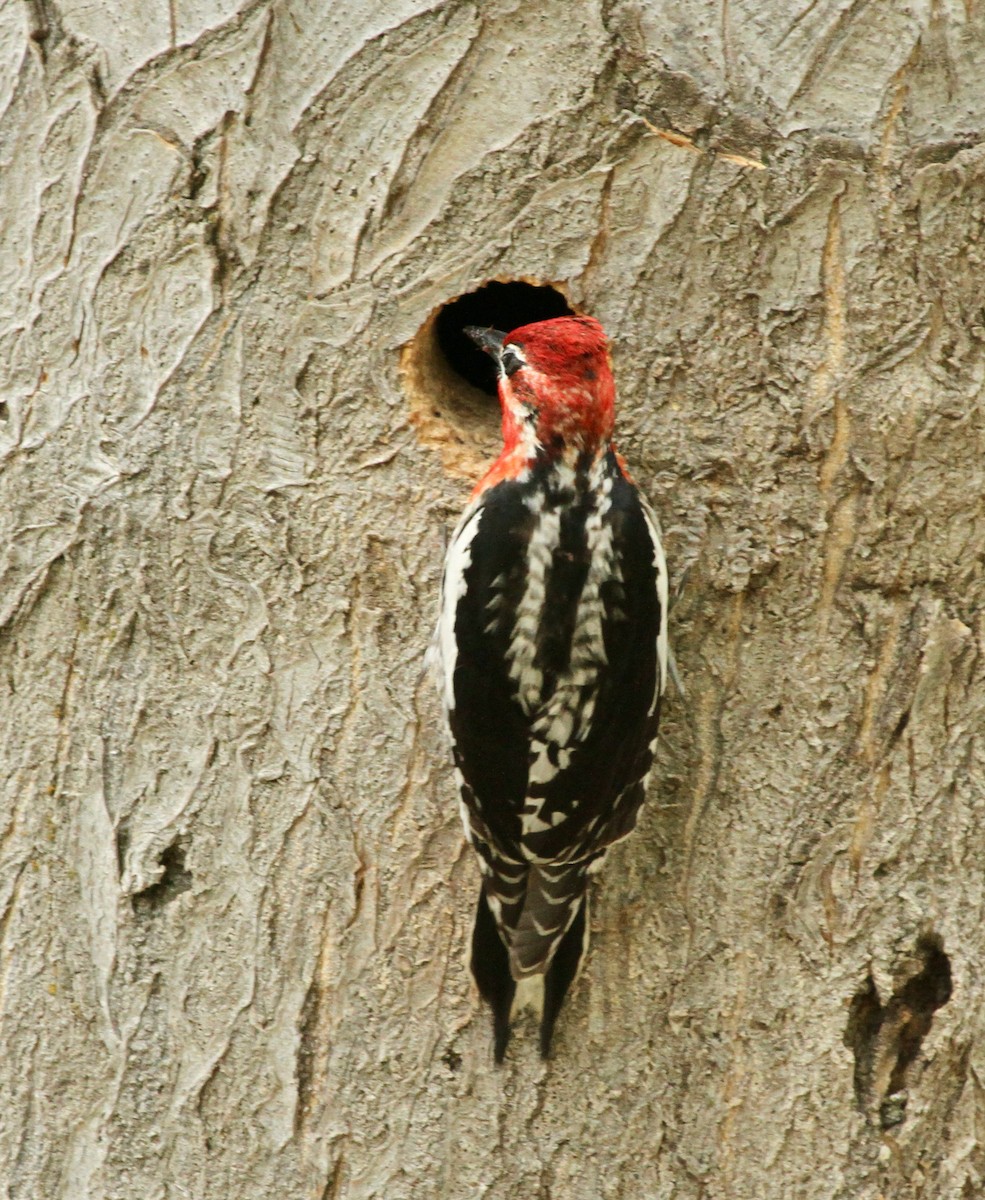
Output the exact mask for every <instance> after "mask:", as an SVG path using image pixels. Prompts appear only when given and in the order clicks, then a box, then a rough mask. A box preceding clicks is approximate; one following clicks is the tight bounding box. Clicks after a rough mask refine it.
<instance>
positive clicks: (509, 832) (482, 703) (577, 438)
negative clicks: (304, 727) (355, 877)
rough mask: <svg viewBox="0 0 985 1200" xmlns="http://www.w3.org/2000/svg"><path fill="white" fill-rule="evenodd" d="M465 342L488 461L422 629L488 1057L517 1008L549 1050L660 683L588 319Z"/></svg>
mask: <svg viewBox="0 0 985 1200" xmlns="http://www.w3.org/2000/svg"><path fill="white" fill-rule="evenodd" d="M465 332H466V333H467V334H468V335H469V336H470V337H471V338H472V339H473V340H474V341H475V342H476V343H477V344H478V345H479V346H480V347H482V349H483V350H485V351H487V352H488V353H489V354H490V355H491V356H492V358H493V360H494V361H495V363H496V367H497V373H498V391H499V402H500V407H501V409H502V430H503V449H502V453H501V454H500V455H499V457H498V458H497V459H496V461H495V462H494V463H493V464H492V466H491V467H490V468H489V470H488V471H487V472H486V474H485V475H484V476H483V478H482V479H481V480H480V482H479V483H478V485H477V486H476V488H475V491H474V492H473V494H472V497H471V500H470V502H469V504H468V507H467V508H466V509H465V512H464V513H463V514H462V517H461V519H460V520H459V522H458V525H457V527H456V529H455V532H454V534H453V536H452V539H451V542H450V544H449V547H448V553H447V557H446V560H445V567H444V575H443V579H442V591H441V606H440V616H439V620H438V628H437V632H436V636H435V651H436V659H437V664H438V667H439V672H438V673H439V683H440V688H441V693H442V701H443V706H444V710H445V716H446V719H447V723H448V727H449V730H450V733H451V741H452V747H453V755H454V764H455V776H456V781H457V783H458V788H459V793H460V798H461V812H462V821H463V824H464V826H465V834H466V837H467V838H468V840H469V841H470V842H471V844H472V846H473V848H474V849H475V851H476V853H477V855H478V859H479V866H480V868H481V873H482V887H481V891H480V894H479V902H478V907H477V909H476V914H475V925H474V928H473V934H472V949H471V963H470V965H471V969H472V974H473V976H474V978H475V981H476V984H477V986H478V989H479V992H480V994H481V996H482V997H483V999H484V1000H485V1001H486V1002H487V1003H488V1004H489V1005H490V1007H491V1009H492V1014H493V1041H494V1055H495V1059H496V1061H497V1062H502V1060H503V1056H504V1054H505V1052H506V1047H507V1043H508V1041H509V1036H510V1023H511V1021H512V1019H513V1018H514V1016H515V1015H516V1013H517V1012H518V1011H519V1010H520V1008H521V1007H533V1008H534V1009H535V1011H539V1014H540V1051H541V1054H542V1055H543V1056H544V1057H545V1058H546V1057H548V1055H549V1053H550V1047H551V1038H552V1036H553V1032H554V1025H555V1022H556V1020H557V1016H558V1013H559V1011H560V1009H561V1005H562V1003H563V1001H564V997H565V994H566V993H567V991H568V988H569V987H570V985H571V983H572V981H573V980H574V978H575V976H576V974H577V972H578V968H579V965H580V963H581V960H582V957H583V955H584V952H585V949H586V947H587V942H588V893H587V886H588V879H589V876H590V875H592V874H594V873H595V872H596V871H597V870H598V869H599V868H600V867H601V866H602V861H603V859H604V857H605V854H606V851H607V850H608V849H609V847H610V846H612V845H613V844H615V843H616V842H618V841H621V840H622V839H623V838H624V837H626V836H627V835H628V834H629V833H631V832H632V830H633V827H634V826H635V824H636V816H637V813H638V811H639V808H640V805H641V804H642V802H643V798H644V794H645V792H646V784H647V779H648V776H649V773H650V768H651V765H652V762H653V752H654V745H655V742H656V736H657V725H658V722H659V719H660V699H661V695H662V693H663V691H664V687H665V684H666V678H667V653H668V651H667V567H666V564H665V561H664V554H663V549H662V547H661V544H660V532H659V525H658V522H657V520H656V517H655V516H654V515H653V512H652V511H651V509H650V507H649V505H648V504H647V502H646V500H645V499H644V498H643V496H642V495H641V494H640V492H639V490H638V488H637V487H636V485H635V483H634V482H633V480H632V478H631V477H630V475H629V474H628V472H627V469H626V466H625V464H624V462H623V460H622V458H621V457H620V456H619V454H618V453H617V452H616V450H615V449H614V447H613V445H612V433H613V424H614V406H615V385H614V383H613V379H612V371H611V367H610V361H609V352H608V342H607V340H606V336H605V333H604V331H603V329H602V326H601V325H600V324H599V323H598V321H596V320H594V319H593V318H591V317H586V316H573V317H558V318H556V319H554V320H549V321H538V322H536V323H535V324H531V325H524V326H522V327H521V328H519V329H515V330H513V332H512V333H509V334H506V333H502V332H500V331H498V330H495V329H481V328H477V327H474V326H471V327H468V328H466V330H465Z"/></svg>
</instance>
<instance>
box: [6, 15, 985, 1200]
mask: <svg viewBox="0 0 985 1200" xmlns="http://www.w3.org/2000/svg"><path fill="white" fill-rule="evenodd" d="M983 61H985V7H983V6H982V5H981V4H979V3H976V2H975V0H964V3H961V2H959V0H933V2H931V0H913V2H912V3H910V4H907V5H903V4H888V3H859V2H858V0H800V3H799V4H798V5H796V6H791V5H789V4H787V3H781V2H780V0H756V2H755V3H754V2H752V0H742V2H738V0H731V3H730V2H729V0H722V3H721V4H714V5H711V4H705V3H701V2H699V0H648V2H645V3H633V2H630V0H626V2H618V0H616V2H605V0H603V2H600V3H584V4H570V3H565V2H563V0H543V2H540V3H531V4H519V3H507V2H503V3H498V2H496V0H491V2H489V3H481V4H465V3H448V4H443V5H441V4H429V3H424V4H422V3H415V2H413V0H252V2H247V3H242V4H237V3H235V2H233V0H225V2H222V0H169V3H167V4H165V3H160V4H157V5H156V6H154V7H153V9H151V8H149V7H148V6H146V5H143V4H137V3H136V2H135V0H100V3H98V4H93V3H91V2H89V0H28V2H25V3H19V2H17V0H8V2H7V3H6V4H5V5H3V6H2V7H0V113H2V117H0V272H2V274H0V369H2V372H3V378H2V383H0V386H2V395H0V402H2V403H0V459H2V473H0V531H2V535H0V552H2V555H3V558H2V570H3V573H2V577H0V625H2V630H0V716H2V721H3V739H2V751H0V753H2V764H3V774H2V779H3V789H4V790H3V802H2V803H3V807H2V810H0V822H2V824H0V847H2V852H0V1038H2V1045H3V1063H2V1067H0V1195H2V1196H4V1197H9V1198H10V1200H14V1198H18V1200H19V1198H22V1197H25V1198H32V1200H33V1198H36V1197H47V1198H51V1200H56V1198H57V1200H84V1198H91V1200H96V1198H104V1197H105V1198H110V1197H112V1198H120V1200H124V1198H126V1200H158V1198H161V1200H165V1198H166V1200H177V1198H178V1197H202V1198H205V1197H208V1198H209V1200H216V1198H219V1197H222V1198H226V1197H228V1198H230V1200H233V1198H235V1200H265V1198H267V1197H269V1198H271V1200H273V1198H275V1197H276V1198H277V1200H280V1198H282V1197H285V1196H290V1197H311V1198H312V1200H317V1198H319V1197H345V1198H348V1200H363V1198H368V1197H385V1198H386V1200H399V1198H402V1197H413V1198H414V1200H427V1198H429V1197H435V1198H437V1197H477V1196H485V1197H489V1198H500V1197H502V1198H506V1197H515V1196H541V1197H551V1198H554V1200H566V1198H569V1197H570V1198H574V1200H581V1198H586V1200H589V1198H591V1200H594V1198H596V1197H612V1198H616V1197H625V1198H626V1200H636V1198H639V1197H675V1198H681V1200H684V1198H692V1197H693V1198H697V1197H729V1198H733V1197H745V1196H748V1197H797V1198H798V1200H800V1198H811V1200H813V1198H815V1197H816V1198H821V1197H831V1198H839V1200H841V1198H844V1200H848V1198H851V1200H859V1198H865V1200H876V1197H879V1196H892V1197H894V1198H899V1197H911V1196H912V1197H917V1196H920V1197H971V1196H977V1195H980V1194H981V1190H982V1187H983V1186H985V1183H983V1174H985V1152H983V1149H982V1146H981V1144H980V1143H981V1140H982V1125H983V1116H985V1114H983V1099H985V1093H983V1089H982V1083H981V1081H982V1079H983V1077H985V1058H983V1055H985V1042H983V1038H985V1016H983V1013H985V980H983V973H982V963H983V962H985V890H983V884H982V880H983V871H985V815H983V809H985V786H983V785H985V765H983V759H985V741H983V734H985V679H983V674H985V671H983V665H982V663H983V658H982V650H983V646H982V638H983V624H982V621H983V618H982V611H983V600H985V584H983V571H985V499H983V497H985V436H983V410H982V389H983V378H985V360H983V338H985V309H983V261H982V260H983V254H985V251H983V246H985V133H983V130H985V88H983V86H982V63H983ZM520 276H522V277H528V278H532V279H537V280H541V281H550V282H556V283H557V284H559V285H560V286H563V287H564V289H565V290H566V293H567V295H568V296H569V297H570V299H571V301H572V303H574V304H575V305H577V306H579V307H581V308H583V309H584V310H586V311H589V312H591V313H593V314H595V315H597V316H598V317H599V318H601V319H602V321H603V322H604V323H605V324H606V326H607V328H608V330H609V331H610V333H611V335H612V337H613V339H614V342H615V363H616V369H617V377H618V383H619V387H620V396H621V409H620V430H621V437H620V444H621V448H622V449H623V451H624V452H625V454H626V456H627V457H628V459H629V460H630V462H631V464H632V465H633V468H634V471H635V474H636V476H637V477H638V479H639V480H640V482H641V483H642V484H643V486H644V487H645V488H646V490H647V491H648V492H649V494H650V496H651V498H652V499H653V501H654V503H655V505H656V507H657V508H658V510H659V511H660V513H661V515H662V518H663V521H664V525H665V528H666V530H667V550H668V556H669V558H670V560H671V564H672V569H673V572H674V575H675V579H678V580H679V579H680V577H681V576H682V574H683V573H684V571H685V568H689V569H688V571H687V575H686V580H685V582H684V586H683V589H682V596H681V599H680V601H679V603H678V606H677V608H676V610H675V613H674V617H673V636H674V642H675V645H676V648H677V658H678V663H679V666H680V671H681V674H682V676H683V678H684V679H685V681H686V686H687V698H686V700H682V699H681V698H679V697H678V698H673V699H672V702H671V703H670V704H669V706H668V714H667V719H666V722H665V733H664V737H663V741H662V746H661V752H660V758H659V765H658V770H657V773H656V778H655V781H654V785H653V789H652V795H651V799H650V803H649V806H648V808H647V810H646V813H645V817H644V819H643V821H642V824H641V828H640V830H639V832H638V834H637V836H636V837H635V838H634V839H633V840H631V841H630V842H628V843H626V844H625V845H624V846H623V847H621V848H620V849H619V850H618V852H616V853H614V854H613V855H612V856H611V858H610V862H609V866H608V869H607V872H606V874H605V876H604V881H603V883H602V886H601V887H600V889H599V891H598V893H597V896H596V902H595V908H594V940H593V949H592V951H591V954H590V959H589V963H588V968H587V971H586V973H585V974H584V976H583V977H582V979H581V981H580V983H579V985H578V987H577V989H576V991H575V994H574V996H573V998H572V1001H571V1002H570V1004H569V1006H568V1009H567V1011H566V1015H565V1017H564V1019H563V1021H562V1024H561V1027H560V1030H559V1036H558V1039H557V1057H556V1060H555V1061H554V1062H553V1063H551V1064H550V1065H548V1066H544V1065H543V1064H541V1063H540V1061H539V1060H538V1059H537V1057H536V1052H535V1042H534V1039H533V1038H532V1037H531V1036H530V1035H529V1032H528V1033H527V1034H526V1035H524V1032H523V1031H522V1030H521V1031H520V1036H519V1037H518V1038H517V1039H516V1041H515V1043H514V1045H513V1048H512V1049H511V1053H510V1057H509V1061H508V1063H507V1065H506V1066H505V1067H504V1068H503V1069H502V1070H499V1071H497V1070H494V1069H493V1068H492V1066H491V1061H490V1039H489V1030H488V1023H487V1018H486V1014H485V1013H483V1012H481V1011H480V1010H479V1009H478V1005H477V1001H476V998H475V996H474V994H473V992H472V991H471V989H470V984H469V980H468V976H467V972H466V970H465V965H464V945H465V939H466V934H467V929H468V925H469V920H470V916H471V911H472V906H473V895H474V891H475V888H476V879H477V872H476V869H475V866H474V864H473V862H472V861H471V859H470V857H469V856H468V854H467V853H466V852H465V850H464V848H463V842H462V836H461V829H460V825H459V822H458V817H457V814H456V812H455V805H454V800H453V787H452V780H451V774H450V770H449V768H448V765H447V760H446V751H445V747H444V745H443V742H442V738H441V735H440V732H439V727H438V722H437V705H436V701H435V699H434V697H433V695H432V689H431V685H430V683H429V681H428V680H427V679H426V678H423V677H422V673H421V660H422V655H423V652H424V648H425V646H426V644H427V641H428V638H429V635H430V629H431V625H432V619H433V613H434V604H435V597H436V589H437V582H438V572H439V566H440V561H441V557H442V549H443V539H444V536H445V532H446V530H447V528H448V525H449V522H450V521H451V520H453V519H454V515H455V513H456V512H457V510H458V508H459V507H460V505H461V504H462V502H463V499H464V496H465V494H466V491H467V483H466V481H465V480H464V479H463V478H462V477H461V475H460V474H456V473H455V472H456V471H461V470H463V469H464V470H465V471H467V470H468V469H469V464H470V463H472V462H473V461H476V460H477V456H478V454H479V453H480V452H482V451H483V450H484V448H485V446H486V445H488V441H489V435H491V433H492V432H493V431H494V426H495V417H494V414H493V413H492V412H491V411H490V413H489V424H488V431H489V433H488V435H483V434H480V435H478V436H477V443H478V444H477V445H471V444H470V445H465V446H460V447H458V451H457V453H455V454H451V453H447V454H445V455H442V454H441V453H438V452H437V449H436V446H438V443H440V442H441V440H442V438H450V437H451V432H450V430H449V429H448V428H446V426H445V425H443V424H442V422H443V420H444V418H443V417H441V416H438V417H433V414H432V418H433V419H432V423H431V426H430V427H429V429H427V430H425V429H423V428H422V426H421V423H420V421H418V422H417V423H416V424H415V423H412V422H411V420H410V419H409V412H410V407H411V404H412V400H411V399H409V398H408V395H407V394H406V390H405V386H404V380H403V377H402V376H401V374H400V370H399V357H400V356H399V351H400V348H401V347H402V346H404V345H405V344H406V343H408V342H409V341H410V339H412V338H413V336H414V335H415V333H416V331H417V330H418V328H419V327H420V326H421V324H422V323H423V322H424V321H425V319H426V318H427V316H428V314H429V313H430V312H431V311H432V310H433V309H434V308H435V306H437V305H440V304H441V303H443V302H444V301H446V300H448V299H449V298H451V297H453V296H455V295H457V294H459V293H461V292H463V291H466V290H468V289H470V288H474V287H476V286H478V285H479V284H480V283H482V282H483V281H484V280H486V279H488V278H491V277H502V278H512V277H520ZM418 400H419V398H418ZM470 436H471V435H470ZM439 448H440V447H439ZM948 976H949V977H950V999H949V1000H948V1002H947V1003H943V1006H940V1005H941V1003H942V1001H943V1000H944V999H945V998H946V996H947V994H948V990H949V989H948ZM908 981H909V982H908ZM894 995H895V997H896V998H895V1000H894V999H893V997H894ZM935 1005H936V1006H939V1007H937V1008H936V1015H934V1016H933V1022H932V1025H931V1026H930V1027H929V1029H928V1019H929V1015H930V1014H931V1012H933V1010H934V1008H935ZM911 1052H912V1053H911ZM901 1055H902V1058H901ZM908 1056H910V1057H912V1060H913V1061H912V1062H911V1063H910V1065H909V1066H908V1067H907V1069H906V1071H905V1075H904V1073H903V1067H904V1066H905V1065H906V1060H907V1057H908ZM901 1089H905V1092H906V1095H905V1096H903V1095H901ZM904 1100H906V1103H905V1107H904ZM900 1117H902V1118H903V1119H902V1120H901V1121H900ZM883 1126H885V1128H883Z"/></svg>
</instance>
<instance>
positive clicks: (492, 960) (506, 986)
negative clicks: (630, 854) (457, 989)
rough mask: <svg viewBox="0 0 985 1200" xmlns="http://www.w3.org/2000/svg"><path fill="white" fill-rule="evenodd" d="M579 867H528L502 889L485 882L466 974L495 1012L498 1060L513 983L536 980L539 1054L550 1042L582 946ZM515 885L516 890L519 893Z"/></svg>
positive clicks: (584, 899) (490, 878)
mask: <svg viewBox="0 0 985 1200" xmlns="http://www.w3.org/2000/svg"><path fill="white" fill-rule="evenodd" d="M585 866H586V865H585V864H584V863H577V864H570V865H567V864H563V865H562V864H559V865H557V866H549V867H547V866H545V867H541V866H530V867H528V868H527V869H526V870H525V872H524V877H523V879H522V881H521V880H518V879H517V878H516V875H514V876H513V877H512V878H511V879H509V881H508V883H507V886H506V887H505V888H501V887H500V886H498V885H499V883H500V882H501V881H499V880H498V879H497V878H496V876H495V875H494V874H492V875H487V877H486V879H485V880H484V881H483V887H482V892H481V893H480V895H479V904H478V908H477V910H476V916H475V926H474V929H473V933H472V961H471V967H472V974H473V976H474V978H475V981H476V984H477V986H478V988H479V992H480V994H481V996H482V998H483V999H484V1000H485V1001H486V1002H487V1004H489V1006H490V1007H491V1008H492V1012H493V1033H494V1053H495V1056H496V1061H497V1062H502V1061H503V1056H504V1054H505V1053H506V1046H507V1043H508V1041H509V1037H510V1019H511V1017H512V1015H513V1008H514V1003H515V1001H517V1000H518V999H519V997H518V995H517V984H518V982H519V983H520V984H521V985H522V984H523V983H524V981H526V980H531V981H533V980H536V981H537V982H540V981H542V983H543V989H542V1000H541V1003H540V1052H541V1054H542V1055H543V1056H544V1057H545V1058H546V1057H547V1056H548V1054H549V1053H550V1048H551V1038H552V1036H553V1033H554V1025H555V1022H556V1021H557V1017H558V1014H559V1013H560V1011H561V1006H562V1004H563V1003H564V998H565V996H566V995H567V992H568V989H569V988H570V986H571V984H572V982H573V981H574V979H575V977H576V975H577V974H578V968H579V966H580V964H581V961H582V958H583V956H584V953H585V949H586V947H587V945H588V896H587V894H586V890H585V889H586V870H585ZM518 885H519V886H518Z"/></svg>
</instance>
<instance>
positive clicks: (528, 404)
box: [466, 317, 615, 486]
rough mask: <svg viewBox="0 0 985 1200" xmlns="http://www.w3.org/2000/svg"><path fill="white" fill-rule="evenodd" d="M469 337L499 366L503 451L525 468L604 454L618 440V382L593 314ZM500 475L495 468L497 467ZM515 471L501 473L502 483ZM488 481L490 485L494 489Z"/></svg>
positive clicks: (475, 332)
mask: <svg viewBox="0 0 985 1200" xmlns="http://www.w3.org/2000/svg"><path fill="white" fill-rule="evenodd" d="M466 332H467V333H468V334H469V335H470V336H471V337H472V338H473V339H474V340H475V341H476V342H477V343H478V344H479V345H480V346H481V347H482V348H483V349H484V350H486V351H487V352H488V353H489V354H491V355H492V357H493V358H494V359H495V361H496V364H497V367H498V369H499V400H500V405H501V406H502V410H503V454H502V455H501V456H500V459H499V460H498V462H497V467H500V465H501V464H502V465H503V466H504V467H505V465H506V460H509V462H510V463H511V464H512V465H513V467H514V468H516V469H522V466H524V465H526V463H528V462H529V461H530V460H531V459H533V458H535V457H537V456H538V455H546V456H548V457H550V458H557V457H565V456H567V455H569V454H571V455H575V456H580V455H581V454H584V453H585V452H588V453H589V454H596V453H598V452H599V451H604V450H605V449H606V448H607V447H608V445H609V443H610V441H611V440H612V430H613V425H614V421H615V384H614V383H613V380H612V369H611V367H610V365H609V346H608V340H607V339H606V336H605V331H604V330H603V329H602V326H601V325H600V324H599V323H598V321H596V320H595V319H594V317H555V318H554V319H553V320H550V321H537V322H535V323H534V324H532V325H521V326H520V328H519V329H514V330H513V332H512V333H508V334H502V333H499V332H498V331H496V330H492V329H477V328H469V329H467V330H466ZM494 470H495V468H494ZM511 473H512V471H509V470H500V471H499V472H497V474H498V476H499V477H500V478H503V477H506V475H508V474H511ZM488 482H489V480H488V477H487V479H486V480H484V481H483V486H488Z"/></svg>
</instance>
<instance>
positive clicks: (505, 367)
mask: <svg viewBox="0 0 985 1200" xmlns="http://www.w3.org/2000/svg"><path fill="white" fill-rule="evenodd" d="M499 365H500V368H501V370H502V372H503V374H504V375H506V376H507V377H509V376H510V375H512V374H513V372H514V371H519V369H520V368H521V367H523V366H525V365H526V360H525V359H524V357H523V355H522V353H521V352H520V351H519V350H517V349H516V347H515V346H504V347H503V353H502V355H501V356H500V360H499Z"/></svg>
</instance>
